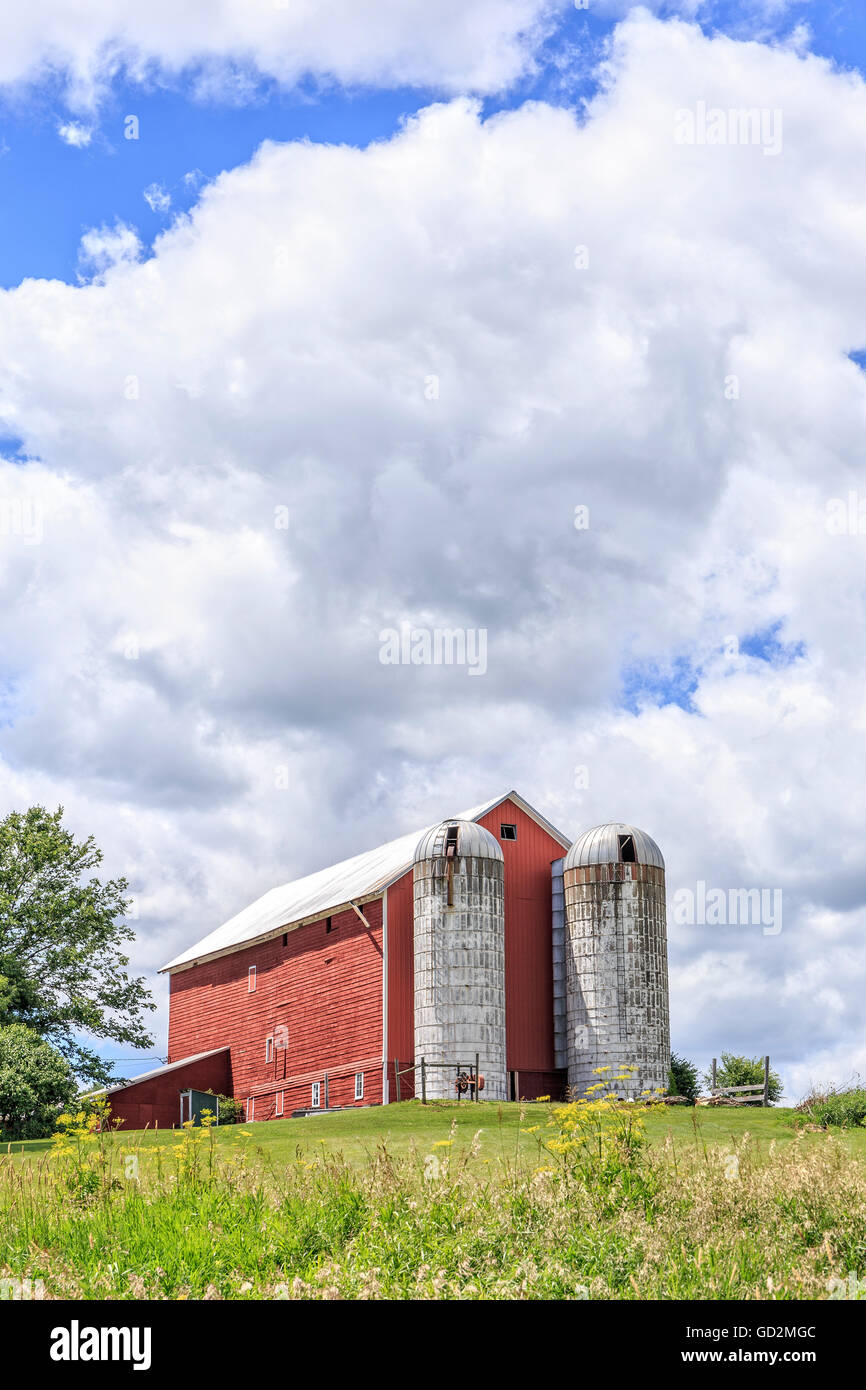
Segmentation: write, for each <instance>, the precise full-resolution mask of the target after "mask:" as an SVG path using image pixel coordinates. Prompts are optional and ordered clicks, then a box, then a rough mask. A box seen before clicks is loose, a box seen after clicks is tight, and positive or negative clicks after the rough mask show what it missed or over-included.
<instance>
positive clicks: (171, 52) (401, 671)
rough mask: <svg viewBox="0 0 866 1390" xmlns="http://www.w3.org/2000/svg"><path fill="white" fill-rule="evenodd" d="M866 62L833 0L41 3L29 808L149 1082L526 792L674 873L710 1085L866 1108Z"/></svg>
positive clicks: (675, 953) (2, 28) (26, 472)
mask: <svg viewBox="0 0 866 1390" xmlns="http://www.w3.org/2000/svg"><path fill="white" fill-rule="evenodd" d="M864 63H866V14H864V12H863V10H862V7H861V6H859V5H857V4H855V3H840V4H834V3H829V4H821V5H818V4H813V3H809V0H800V2H798V3H783V0H767V2H766V3H759V2H758V0H756V3H753V4H749V3H747V4H737V5H726V4H718V5H715V4H706V5H703V4H700V3H697V0H694V2H692V0H682V3H678V4H674V3H670V4H655V5H651V6H648V7H643V8H634V9H633V8H631V7H630V6H629V5H627V4H625V3H615V2H614V0H589V5H588V7H584V6H578V5H575V4H573V3H568V4H566V3H565V0H473V2H472V3H470V4H466V3H465V0H441V3H440V4H439V5H438V6H435V7H434V6H429V5H426V4H421V3H419V2H418V0H382V3H381V4H380V5H378V6H377V7H376V19H375V22H373V21H372V20H371V19H370V18H369V16H367V17H365V15H364V12H363V7H359V6H357V5H356V4H352V3H350V0H319V3H317V4H316V5H311V4H308V3H304V0H254V2H253V3H251V0H221V3H220V4H219V5H218V6H216V7H215V6H213V5H212V4H211V3H205V0H190V3H188V4H186V5H184V6H183V7H178V6H177V5H169V4H167V3H165V0H153V3H151V4H150V5H149V6H147V7H142V6H138V5H133V4H132V3H130V2H129V0H111V3H109V0H87V3H69V0H31V3H30V4H29V5H28V6H27V9H26V13H24V14H17V15H15V16H12V14H11V13H9V14H7V15H3V14H0V193H2V196H0V600H2V601H0V814H5V813H6V812H8V811H9V810H12V809H14V808H18V809H23V808H24V807H26V806H27V805H30V804H34V803H41V804H43V805H46V806H49V807H52V808H53V807H56V806H57V805H63V806H64V807H65V810H66V820H67V823H68V824H69V825H70V826H71V827H72V828H73V829H74V830H75V831H76V832H77V833H79V834H80V835H82V836H84V835H87V834H93V835H94V836H95V837H96V839H97V841H98V843H99V844H100V846H101V847H102V848H103V850H104V853H105V861H104V866H103V868H104V871H105V873H106V874H112V875H119V874H123V875H125V876H126V877H127V878H128V880H129V882H130V885H131V896H132V898H133V900H134V908H133V912H132V915H131V924H132V926H133V927H134V929H135V932H136V938H135V944H134V946H133V948H132V952H131V954H132V967H133V969H134V970H135V971H136V972H137V973H141V974H144V975H145V976H146V977H147V979H148V982H149V984H150V985H151V987H152V988H153V990H154V995H155V998H156V1000H157V1003H158V1006H159V1007H158V1011H157V1013H156V1015H155V1016H154V1030H155V1036H156V1042H155V1046H154V1048H153V1049H152V1050H150V1051H147V1052H145V1053H142V1054H141V1056H140V1057H139V1058H137V1059H135V1060H131V1058H132V1056H133V1054H131V1053H130V1051H129V1048H128V1047H121V1048H113V1047H106V1048H105V1049H104V1053H105V1055H107V1056H112V1057H116V1058H117V1059H118V1071H119V1073H120V1074H122V1075H133V1074H135V1072H136V1071H138V1070H145V1069H147V1068H148V1067H149V1066H152V1065H153V1059H154V1058H159V1057H160V1056H164V1053H165V1046H166V1026H167V998H168V982H167V977H166V976H164V975H159V974H158V973H157V972H158V970H159V967H160V966H161V965H163V964H164V963H165V962H166V961H168V960H169V959H171V958H172V957H173V956H175V955H176V954H178V953H179V952H181V951H182V950H184V949H186V948H187V947H188V946H189V945H190V944H191V943H192V942H194V941H195V940H197V939H199V938H200V937H202V936H204V935H205V934H207V933H208V932H209V931H211V930H213V929H214V928H215V927H216V926H218V925H219V924H220V923H221V922H223V921H225V920H227V919H228V918H229V917H231V916H232V915H233V914H234V913H235V912H237V911H239V910H240V909H241V908H243V907H244V906H246V905H247V904H248V903H249V902H251V901H252V900H253V899H255V898H256V897H257V896H259V895H260V894H261V893H263V892H265V891H266V890H268V889H270V888H272V887H273V886H275V885H276V884H279V883H284V882H287V881H290V880H291V879H292V878H295V877H298V876H300V875H303V874H305V873H309V872H312V871H314V870H316V869H319V868H322V867H324V866H326V865H327V864H330V863H333V862H336V861H338V860H340V859H342V858H345V857H347V856H349V855H352V854H354V853H358V852H361V851H362V850H365V849H368V848H370V847H372V846H374V845H376V844H378V843H381V842H383V841H385V840H389V839H392V838H395V837H396V836H398V835H400V834H404V833H407V832H408V831H410V830H412V829H413V827H416V826H417V827H421V826H424V825H426V824H429V823H430V822H432V821H434V820H436V819H437V818H439V817H441V816H446V815H452V814H454V812H455V811H456V810H458V809H459V808H460V807H462V806H467V805H473V804H477V803H479V802H482V801H485V800H488V799H490V798H491V797H493V796H495V795H498V794H500V793H502V792H504V791H506V790H507V789H508V788H510V787H516V788H517V789H518V790H519V791H520V792H521V794H522V795H524V796H525V797H526V798H527V799H528V800H529V801H530V802H532V803H533V804H534V805H536V806H537V807H538V808H539V809H540V810H541V811H542V812H543V813H544V814H545V815H546V816H548V818H549V819H550V820H552V821H553V822H554V823H555V824H556V825H558V826H559V827H560V828H562V829H563V830H564V831H566V833H568V834H573V835H574V836H576V835H577V834H578V833H580V832H581V831H583V830H585V829H587V828H588V827H590V826H592V825H594V824H598V823H599V822H603V821H607V820H613V819H616V820H624V821H628V822H631V823H633V824H636V825H638V826H640V827H641V828H643V829H644V830H646V831H647V832H648V833H649V834H651V835H652V836H653V838H654V839H656V840H657V842H658V843H659V844H660V846H661V848H662V850H663V853H664V855H665V859H666V863H667V885H668V900H669V952H670V963H671V1017H672V1042H673V1046H674V1048H675V1050H676V1051H677V1052H678V1053H680V1054H683V1055H685V1056H687V1057H690V1058H692V1059H693V1060H695V1061H697V1062H698V1063H699V1065H700V1066H701V1067H702V1068H703V1067H705V1066H707V1065H708V1063H709V1061H710V1058H711V1057H712V1056H714V1055H716V1056H717V1055H719V1054H720V1053H721V1051H722V1050H725V1051H733V1052H747V1053H749V1054H751V1055H758V1054H760V1055H763V1054H764V1053H769V1054H770V1055H771V1057H772V1060H773V1065H774V1067H775V1068H776V1069H777V1070H779V1071H780V1072H781V1074H782V1077H783V1080H784V1083H785V1089H786V1095H788V1096H790V1097H792V1098H796V1097H797V1096H799V1095H802V1094H803V1093H804V1092H805V1091H806V1090H807V1089H808V1087H809V1086H810V1085H812V1084H823V1083H827V1082H835V1083H837V1084H841V1083H844V1082H845V1081H847V1080H849V1079H851V1077H852V1076H853V1075H854V1074H855V1073H858V1072H859V1073H860V1074H861V1075H862V1074H864V1073H866V1028H864V1024H866V951H864V947H863V936H864V929H866V861H864V854H863V830H864V823H866V790H864V781H863V776H862V769H863V768H864V766H866V758H864V737H866V713H864V703H863V693H862V692H863V688H864V644H863V617H864V587H866V478H864V467H863V437H864V424H866V379H864V363H866V357H864V353H866V315H864V312H863V309H862V307H861V306H862V305H863V304H864V303H866V297H864V290H866V260H864V255H863V246H864V245H866V165H864V161H863V158H862V151H863V142H864V137H866V87H864V81H863V76H862V70H863V66H864ZM740 111H754V112H755V113H756V122H755V124H754V125H753V124H752V123H751V120H749V122H747V123H746V124H742V123H740V122H739V119H738V117H737V114H736V113H738V112H740ZM729 113H734V116H733V118H731V117H730V116H729ZM403 625H408V630H409V631H410V632H411V631H414V632H416V633H417V632H433V631H434V630H435V629H437V628H439V629H443V628H444V629H451V630H456V631H459V632H461V633H463V634H465V635H466V638H467V642H468V644H469V650H472V651H474V652H475V653H476V655H477V656H480V652H481V650H482V645H483V653H484V660H483V662H482V661H481V660H480V659H479V660H477V661H475V663H474V669H473V665H472V663H470V662H469V661H468V660H467V662H466V663H464V664H462V665H461V664H459V663H458V664H453V665H445V664H435V663H433V664H413V663H408V664H401V663H396V664H393V663H391V662H389V661H387V660H385V659H384V658H383V651H384V647H383V644H384V642H385V638H384V637H383V634H386V633H388V632H389V631H395V630H396V631H401V630H403ZM481 634H483V643H482V639H481ZM479 644H481V645H479ZM701 885H704V887H703V890H702V889H701ZM752 888H758V889H761V890H763V892H764V893H765V894H766V898H767V902H770V903H775V902H777V901H778V903H779V904H780V908H779V910H778V911H774V912H773V914H771V915H767V914H765V915H764V917H763V918H762V920H752V921H746V922H736V923H729V922H727V921H720V920H712V914H706V913H705V914H704V918H707V919H708V920H704V919H702V918H701V912H700V911H699V910H697V909H696V910H695V912H693V913H692V916H691V919H689V913H688V910H687V907H686V908H684V907H683V906H682V905H683V904H686V905H687V904H688V901H689V894H691V895H692V901H693V903H695V904H697V903H699V902H700V901H703V900H705V899H706V894H707V893H709V892H711V890H713V889H715V890H720V892H721V893H723V894H724V895H725V896H726V899H727V895H729V894H731V893H737V892H738V891H739V890H746V889H752ZM702 891H703V893H704V899H702V898H701V893H702ZM776 894H778V895H779V897H778V899H777V898H776V896H775V895H776ZM675 908H676V910H675ZM717 916H718V914H717ZM686 919H688V920H686ZM695 919H699V920H695ZM128 1059H130V1060H128Z"/></svg>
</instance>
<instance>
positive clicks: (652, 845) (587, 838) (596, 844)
mask: <svg viewBox="0 0 866 1390" xmlns="http://www.w3.org/2000/svg"><path fill="white" fill-rule="evenodd" d="M623 863H626V864H653V865H655V867H656V868H657V869H663V868H664V866H665V861H664V858H663V856H662V852H661V850H660V849H659V847H658V845H657V844H656V842H655V840H652V839H650V837H649V835H647V834H646V832H645V831H643V830H638V829H637V827H636V826H634V825H626V824H625V823H624V822H623V821H609V822H608V824H607V825H595V826H593V828H592V830H586V831H584V833H583V834H582V835H581V836H579V838H578V839H576V840H575V842H574V844H573V845H572V847H571V849H570V850H569V851H568V854H567V855H566V858H565V868H566V869H576V868H580V867H582V866H584V865H586V864H623Z"/></svg>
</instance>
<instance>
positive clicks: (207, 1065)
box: [108, 1043, 232, 1129]
mask: <svg viewBox="0 0 866 1390" xmlns="http://www.w3.org/2000/svg"><path fill="white" fill-rule="evenodd" d="M216 1046H220V1044H219V1043H217V1044H216ZM199 1050H200V1051H202V1052H204V1051H207V1049H206V1048H201V1049H199ZM190 1089H193V1090H196V1091H213V1092H214V1093H215V1094H216V1095H223V1096H229V1095H231V1093H232V1079H231V1068H230V1062H229V1054H228V1052H220V1053H217V1055H216V1056H215V1057H203V1058H202V1059H201V1060H200V1061H198V1062H190V1064H189V1066H188V1067H175V1068H174V1070H173V1071H169V1072H166V1073H165V1074H164V1075H162V1076H152V1077H150V1079H149V1080H147V1081H140V1082H138V1083H136V1082H135V1081H134V1080H133V1081H132V1082H131V1083H130V1085H129V1086H125V1087H124V1088H123V1090H122V1091H115V1092H114V1093H113V1094H112V1095H109V1096H108V1104H109V1106H110V1112H109V1119H110V1121H111V1123H112V1124H114V1123H115V1122H116V1121H117V1120H122V1121H123V1128H124V1129H145V1128H148V1127H149V1128H151V1129H171V1127H172V1125H179V1124H180V1093H181V1091H188V1090H190ZM214 1112H216V1105H214Z"/></svg>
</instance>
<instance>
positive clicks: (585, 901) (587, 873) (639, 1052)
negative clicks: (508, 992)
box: [563, 822, 670, 1097]
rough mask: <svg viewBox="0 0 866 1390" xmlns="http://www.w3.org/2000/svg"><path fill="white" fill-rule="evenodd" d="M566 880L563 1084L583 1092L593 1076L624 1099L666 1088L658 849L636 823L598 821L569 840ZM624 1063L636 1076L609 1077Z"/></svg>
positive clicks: (664, 936)
mask: <svg viewBox="0 0 866 1390" xmlns="http://www.w3.org/2000/svg"><path fill="white" fill-rule="evenodd" d="M563 879H564V888H565V995H566V1049H565V1050H566V1064H567V1067H568V1085H569V1087H570V1088H571V1090H572V1091H573V1092H574V1093H575V1095H577V1096H581V1097H582V1096H584V1095H585V1094H586V1092H587V1090H588V1089H589V1087H591V1086H594V1085H595V1084H596V1083H597V1082H599V1081H611V1083H612V1089H614V1090H615V1091H616V1092H617V1093H618V1094H620V1095H629V1096H636V1095H639V1094H640V1093H641V1092H643V1091H647V1090H656V1089H658V1088H662V1089H663V1088H666V1087H667V1084H668V1068H669V1064H670V1011H669V1002H668V955H667V913H666V906H665V866H664V859H663V858H662V853H661V850H660V849H659V847H658V845H657V844H656V843H655V841H654V840H651V839H650V837H649V835H646V834H644V832H643V831H641V830H637V829H635V827H634V826H631V825H624V824H622V823H621V822H611V823H610V824H608V825H599V826H595V827H594V829H592V830H588V831H587V832H586V833H585V834H584V835H581V836H580V838H579V839H578V840H576V841H575V843H574V844H573V845H572V847H571V849H570V850H569V852H568V854H567V856H566V859H565V864H564V874H563ZM624 1067H634V1068H635V1069H636V1070H635V1071H634V1073H633V1075H632V1078H631V1079H630V1080H629V1081H627V1082H624V1081H613V1078H615V1077H616V1076H618V1075H619V1074H621V1072H622V1069H623V1068H624ZM600 1068H606V1070H605V1071H603V1072H600V1071H599V1069H600Z"/></svg>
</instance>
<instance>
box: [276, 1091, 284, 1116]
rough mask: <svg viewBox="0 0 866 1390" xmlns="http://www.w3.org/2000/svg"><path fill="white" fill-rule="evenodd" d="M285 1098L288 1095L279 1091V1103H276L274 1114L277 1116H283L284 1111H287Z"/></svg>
mask: <svg viewBox="0 0 866 1390" xmlns="http://www.w3.org/2000/svg"><path fill="white" fill-rule="evenodd" d="M285 1098H286V1093H285V1091H277V1103H276V1105H275V1106H274V1114H275V1115H282V1113H283V1111H284V1109H285Z"/></svg>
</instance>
